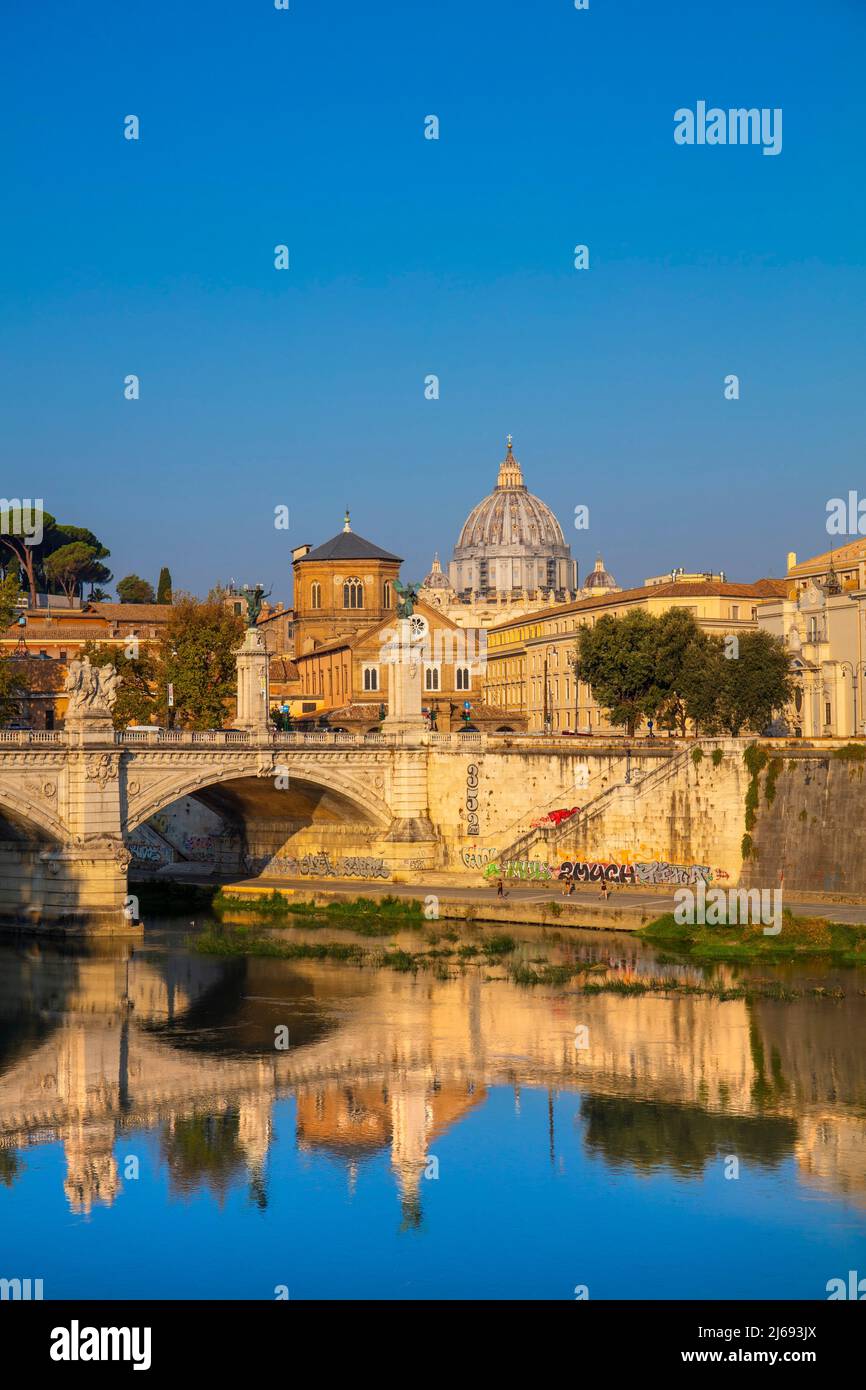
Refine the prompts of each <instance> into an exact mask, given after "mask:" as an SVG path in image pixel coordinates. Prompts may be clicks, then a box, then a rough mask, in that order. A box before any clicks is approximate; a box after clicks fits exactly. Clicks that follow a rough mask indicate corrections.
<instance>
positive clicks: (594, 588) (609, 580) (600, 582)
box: [583, 555, 619, 594]
mask: <svg viewBox="0 0 866 1390" xmlns="http://www.w3.org/2000/svg"><path fill="white" fill-rule="evenodd" d="M583 588H584V592H585V593H591V594H602V593H604V592H605V591H607V592H608V593H611V592H615V591H616V590H618V589H619V585H618V584H617V582H616V580H615V579H614V577H613V575H612V574H608V572H607V570H606V569H605V567H604V561H603V560H602V558H601V556H600V555H598V556H597V557H596V561H595V566H594V568H593V570H592V573H591V574H588V575H587V576H586V579H585V580H584V581H583Z"/></svg>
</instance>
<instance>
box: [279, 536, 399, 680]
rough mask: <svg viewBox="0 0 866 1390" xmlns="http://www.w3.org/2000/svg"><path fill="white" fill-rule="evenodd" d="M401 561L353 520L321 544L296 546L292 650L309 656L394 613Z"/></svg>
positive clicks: (293, 556)
mask: <svg viewBox="0 0 866 1390" xmlns="http://www.w3.org/2000/svg"><path fill="white" fill-rule="evenodd" d="M401 563H402V561H401V560H400V557H399V556H398V555H391V554H389V552H388V551H387V550H380V548H379V546H377V545H373V543H372V541H367V540H365V539H364V537H363V536H358V535H356V534H355V532H354V531H353V530H352V528H351V526H350V524H349V513H348V512H346V518H345V521H344V523H343V529H342V531H340V532H338V533H337V535H336V536H332V537H331V539H330V540H329V541H325V542H324V544H323V545H318V546H316V548H315V549H312V548H311V547H310V546H308V545H302V546H299V547H298V548H297V549H296V550H294V551H293V552H292V570H293V574H294V584H295V588H294V598H293V608H294V652H295V656H296V657H298V656H305V655H307V654H308V653H309V652H312V651H315V649H316V648H317V647H320V646H323V645H324V644H325V643H333V642H335V641H337V640H340V639H348V638H350V637H354V636H356V635H357V633H359V632H363V631H364V630H365V629H366V628H368V627H370V626H371V625H372V624H374V623H376V622H378V621H380V620H381V619H383V618H387V617H388V616H389V615H390V616H392V617H393V615H394V612H395V607H396V604H395V596H394V580H395V579H396V578H397V576H398V575H399V573H400V565H401Z"/></svg>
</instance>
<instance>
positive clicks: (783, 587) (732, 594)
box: [490, 579, 789, 632]
mask: <svg viewBox="0 0 866 1390" xmlns="http://www.w3.org/2000/svg"><path fill="white" fill-rule="evenodd" d="M788 587H789V586H788V581H787V580H786V579H758V580H755V581H754V582H753V583H746V582H743V583H739V584H738V583H731V582H729V581H727V580H726V581H724V582H723V581H721V580H715V579H702V580H699V581H697V582H696V583H693V584H692V583H689V582H688V581H687V580H680V581H674V582H673V583H672V584H641V585H640V587H639V588H635V589H620V590H619V591H618V592H617V593H605V594H599V595H597V596H594V597H592V598H582V599H578V600H577V601H576V602H574V603H550V604H547V605H546V606H545V607H543V608H535V609H533V610H532V612H530V613H524V614H523V615H522V616H521V617H519V618H509V619H508V620H507V621H506V622H504V623H497V624H496V625H495V626H493V627H492V628H491V629H490V631H491V632H501V631H502V630H503V629H504V628H509V627H515V626H519V625H520V624H521V623H528V622H533V621H536V620H538V619H540V618H551V617H561V616H563V615H564V614H567V613H591V612H593V611H594V610H595V609H597V608H610V607H611V606H618V605H620V604H623V603H635V602H639V601H641V600H649V599H658V598H690V597H694V598H762V599H763V598H776V597H784V596H785V595H786V594H787V592H788Z"/></svg>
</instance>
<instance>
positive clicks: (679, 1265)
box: [0, 917, 866, 1299]
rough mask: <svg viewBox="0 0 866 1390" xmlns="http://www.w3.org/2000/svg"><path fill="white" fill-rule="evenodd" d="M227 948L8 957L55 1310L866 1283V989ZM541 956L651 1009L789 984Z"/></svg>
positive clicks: (26, 1259)
mask: <svg viewBox="0 0 866 1390" xmlns="http://www.w3.org/2000/svg"><path fill="white" fill-rule="evenodd" d="M204 925H207V923H206V921H205V919H204V918H202V917H198V918H197V919H196V926H195V928H191V927H190V926H189V925H188V924H187V923H186V922H182V923H178V922H176V921H175V922H172V921H170V920H168V919H163V920H161V921H159V922H157V923H155V924H154V925H152V926H151V927H149V929H148V931H147V934H146V937H145V940H144V942H143V943H142V944H137V945H135V946H134V947H131V946H130V945H129V944H128V943H125V942H120V941H109V940H104V941H92V942H90V943H83V942H82V943H78V944H63V945H60V944H52V943H50V942H39V943H37V942H36V940H35V939H34V938H28V939H23V938H19V939H15V940H9V939H8V938H7V939H6V941H5V943H4V944H2V945H0V1278H31V1279H42V1280H43V1288H44V1297H45V1298H46V1299H49V1298H76V1297H83V1298H165V1299H190V1298H234V1299H274V1298H277V1297H288V1298H290V1299H304V1298H339V1299H353V1298H397V1299H413V1298H433V1299H438V1298H456V1299H473V1298H490V1299H512V1298H544V1299H574V1298H575V1297H585V1296H588V1297H590V1298H621V1299H639V1298H735V1297H736V1298H739V1297H742V1298H813V1299H814V1298H818V1299H821V1298H826V1296H827V1295H826V1292H825V1290H826V1286H827V1283H828V1281H829V1280H831V1279H833V1278H840V1277H841V1278H846V1279H847V1277H848V1271H849V1270H852V1269H854V1270H859V1271H860V1272H861V1274H862V1275H866V1049H864V1045H863V1040H864V1036H866V1027H864V1025H866V977H864V975H863V973H862V972H858V971H856V970H853V969H852V970H844V969H838V970H834V969H832V968H828V967H825V966H821V965H815V964H807V965H797V966H793V965H792V966H785V967H774V968H773V971H772V975H773V979H774V980H778V981H781V982H782V983H783V984H784V985H785V987H786V989H787V990H788V991H789V992H790V996H791V997H787V998H785V999H774V998H768V997H761V996H760V994H759V995H758V997H756V998H751V997H750V998H748V999H742V998H737V999H731V1000H726V1001H722V1000H720V999H719V998H716V997H712V995H702V994H690V993H684V992H680V991H679V990H677V989H669V990H666V991H664V992H662V993H656V992H648V993H637V994H632V993H626V992H623V993H618V992H611V993H606V992H601V993H598V994H594V995H587V994H584V993H581V992H580V988H579V985H578V984H576V983H570V984H568V985H566V986H564V987H561V988H553V987H549V986H542V985H536V986H533V987H528V986H525V985H520V984H516V983H514V982H513V980H512V979H511V978H509V975H508V970H507V965H506V963H505V962H502V961H487V962H486V963H485V964H481V965H479V964H477V963H475V961H474V960H471V959H470V960H465V961H464V960H461V961H459V963H456V962H454V961H453V960H452V961H450V962H448V961H443V962H441V963H439V964H437V966H436V968H435V970H431V971H424V972H419V973H413V972H411V971H403V972H401V971H398V970H393V969H387V968H372V967H370V966H358V965H357V964H354V963H342V962H340V963H335V962H332V961H327V960H325V961H307V960H297V961H294V960H293V961H286V960H276V959H266V958H252V959H245V958H240V957H212V956H204V955H200V954H198V953H196V952H195V951H194V950H192V949H190V940H189V938H190V936H191V935H192V934H193V933H194V932H195V931H197V930H198V929H199V928H200V927H202V926H204ZM290 930H291V929H290ZM313 935H314V934H311V939H312V936H313ZM406 935H407V936H408V935H411V933H407V934H406ZM514 935H515V936H517V937H518V938H519V949H518V957H519V958H521V959H524V960H526V961H532V960H538V959H540V958H544V959H546V960H548V961H554V962H555V961H568V960H572V959H575V958H581V959H583V960H585V961H594V962H597V963H599V964H601V965H604V967H605V970H606V975H605V978H606V979H607V980H609V981H613V982H614V983H616V982H619V983H620V984H622V983H624V984H625V985H626V986H627V985H628V984H629V983H630V982H632V983H633V982H634V981H641V980H642V981H650V982H651V981H653V980H654V979H655V980H658V979H660V978H665V979H671V978H673V979H675V980H676V981H678V982H680V983H681V984H682V985H683V986H684V987H687V986H689V985H694V984H707V985H712V984H714V983H719V982H720V981H721V983H723V984H724V983H728V984H731V983H733V984H736V983H742V982H743V981H747V982H749V981H751V982H757V983H758V984H759V985H760V980H759V979H758V976H760V977H761V978H762V979H764V980H766V978H767V975H768V973H769V972H768V969H767V967H763V968H762V970H761V971H758V970H757V969H755V968H752V967H727V966H726V967H720V966H716V967H713V968H712V969H708V970H707V971H706V972H705V971H704V970H702V969H701V968H698V967H695V966H693V965H671V964H670V963H665V962H663V961H660V960H659V959H658V957H657V956H656V955H655V953H654V952H653V951H652V950H650V949H648V948H647V947H645V946H643V945H642V944H640V943H639V942H637V941H636V940H635V939H634V938H630V937H627V936H625V935H615V934H608V933H600V932H582V931H581V932H575V931H568V932H561V933H553V934H551V933H549V932H548V933H545V932H543V931H542V930H541V929H534V928H526V929H514ZM296 936H297V929H294V931H293V936H292V939H293V940H294V939H296ZM318 936H319V937H321V933H319V934H318ZM340 937H341V934H340V933H333V932H329V933H328V939H329V940H330V939H338V938H340ZM344 939H347V940H349V939H353V938H351V936H350V934H348V933H346V934H345V935H344ZM355 939H356V938H355ZM389 939H392V940H394V941H395V942H397V943H398V944H399V943H400V940H401V933H400V932H399V931H398V932H396V933H392V934H391V936H390V937H386V940H389ZM483 939H484V937H483V932H482V931H478V930H477V931H476V932H475V933H474V935H473V933H472V932H471V930H467V931H464V932H463V933H462V935H461V941H472V940H474V941H483ZM864 1287H866V1286H864Z"/></svg>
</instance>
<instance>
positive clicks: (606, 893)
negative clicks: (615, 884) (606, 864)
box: [601, 878, 610, 902]
mask: <svg viewBox="0 0 866 1390" xmlns="http://www.w3.org/2000/svg"><path fill="white" fill-rule="evenodd" d="M601 896H602V897H603V898H604V900H605V902H607V900H608V897H609V896H610V889H609V888H608V886H607V879H606V878H603V879H602V880H601Z"/></svg>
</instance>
